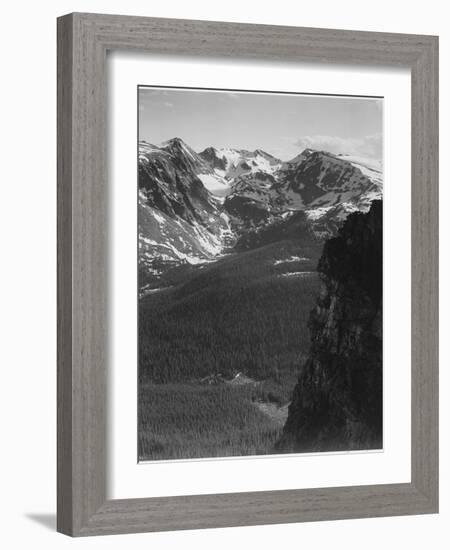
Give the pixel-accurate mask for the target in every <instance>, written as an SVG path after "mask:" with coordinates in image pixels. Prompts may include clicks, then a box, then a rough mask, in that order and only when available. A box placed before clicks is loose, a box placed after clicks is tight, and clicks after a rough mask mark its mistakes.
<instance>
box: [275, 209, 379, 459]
mask: <svg viewBox="0 0 450 550" xmlns="http://www.w3.org/2000/svg"><path fill="white" fill-rule="evenodd" d="M318 271H319V272H320V273H321V274H322V278H323V281H324V290H323V292H322V294H321V296H320V298H319V299H318V301H317V304H316V307H315V308H314V309H313V311H312V312H311V315H310V321H309V328H310V332H311V349H310V353H309V357H308V359H307V361H306V362H305V363H304V364H303V366H302V368H301V371H300V375H299V379H298V382H297V385H296V386H295V389H294V392H293V398H292V402H291V405H290V406H289V414H288V418H287V421H286V424H285V426H284V430H283V435H282V438H281V440H280V441H279V443H278V448H279V449H282V450H284V451H294V452H309V451H333V450H350V449H375V448H380V447H381V446H382V202H381V201H374V202H373V204H372V207H371V209H370V211H369V212H368V213H367V214H362V213H354V214H351V215H350V216H349V217H348V218H347V220H346V221H345V223H344V225H343V226H342V228H341V229H340V230H339V233H338V236H337V237H335V238H333V239H330V240H329V241H327V242H326V243H325V246H324V249H323V253H322V257H321V259H320V261H319V265H318Z"/></svg>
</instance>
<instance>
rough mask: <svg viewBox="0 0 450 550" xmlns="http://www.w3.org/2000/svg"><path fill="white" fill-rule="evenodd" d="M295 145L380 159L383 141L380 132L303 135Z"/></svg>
mask: <svg viewBox="0 0 450 550" xmlns="http://www.w3.org/2000/svg"><path fill="white" fill-rule="evenodd" d="M295 145H297V146H298V147H300V148H301V149H302V150H303V149H307V148H311V149H319V150H321V151H328V152H329V153H335V154H339V153H343V154H349V155H360V156H365V157H371V158H374V159H381V156H382V147H383V142H382V135H381V133H380V134H372V135H369V136H365V137H363V138H341V137H337V136H303V137H301V138H299V139H298V140H297V141H296V142H295Z"/></svg>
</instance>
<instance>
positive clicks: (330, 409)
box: [137, 85, 383, 462]
mask: <svg viewBox="0 0 450 550" xmlns="http://www.w3.org/2000/svg"><path fill="white" fill-rule="evenodd" d="M137 150H138V155H137V158H138V194H137V195H138V199H137V200H138V243H137V246H138V289H137V296H138V298H137V299H138V363H139V364H138V411H137V412H138V459H139V461H142V462H144V461H155V460H180V459H183V460H186V459H199V458H221V457H243V456H256V455H282V454H285V453H319V452H348V451H355V450H357V451H369V450H379V449H382V448H383V361H382V351H383V341H382V332H383V323H382V316H383V311H382V299H383V292H382V290H383V289H382V281H383V231H382V227H383V223H382V213H383V202H382V199H383V164H382V156H383V98H382V97H359V96H333V95H314V94H307V93H304V94H303V93H281V92H272V91H270V90H269V91H264V92H253V91H240V90H217V89H193V88H170V87H156V86H145V85H141V86H139V87H138V144H137Z"/></svg>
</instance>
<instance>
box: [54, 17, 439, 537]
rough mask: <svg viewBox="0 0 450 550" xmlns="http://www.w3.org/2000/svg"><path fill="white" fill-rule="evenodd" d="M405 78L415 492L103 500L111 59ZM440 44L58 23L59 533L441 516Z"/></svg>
mask: <svg viewBox="0 0 450 550" xmlns="http://www.w3.org/2000/svg"><path fill="white" fill-rule="evenodd" d="M117 49H133V50H137V51H139V52H149V53H170V54H180V55H181V54H185V53H187V52H188V53H189V54H190V55H196V56H205V55H214V56H226V57H233V56H240V57H246V58H255V59H256V58H259V59H271V60H291V61H296V60H297V61H298V60H300V61H314V62H325V63H361V64H369V65H390V66H406V67H409V68H410V69H411V72H412V90H411V91H412V395H411V406H412V480H411V483H402V484H392V485H373V486H357V487H338V488H327V489H302V490H287V491H268V492H253V493H233V494H224V495H218V494H211V495H196V496H180V497H165V498H145V499H130V500H107V498H106V482H107V470H106V460H107V457H106V451H105V449H106V420H107V419H106V398H107V396H106V389H105V388H106V382H107V380H106V376H107V364H108V356H107V337H108V334H107V326H108V322H107V321H108V303H107V285H106V284H105V281H107V267H106V266H107V261H106V260H107V248H108V211H107V210H108V199H107V198H108V186H107V174H106V165H107V163H106V147H105V132H106V130H105V128H106V124H105V122H106V108H105V106H106V86H107V84H106V63H105V61H106V52H107V51H108V50H117ZM437 202H438V38H437V37H434V36H418V35H405V34H387V33H371V32H354V31H344V30H328V29H310V28H296V27H279V26H268V25H247V24H236V23H217V22H209V21H187V20H177V19H154V18H143V17H124V16H117V15H97V14H82V13H74V14H70V15H66V16H63V17H61V18H59V19H58V484H57V486H58V522H57V525H58V527H57V528H58V530H59V531H60V532H62V533H66V534H69V535H72V536H82V535H100V534H111V533H131V532H139V531H162V530H176V529H198V528H207V527H228V526H237V525H259V524H268V523H288V522H301V521H317V520H331V519H343V518H362V517H371V516H394V515H404V514H426V513H433V512H437V510H438V357H437V347H438V219H437V216H438V207H437Z"/></svg>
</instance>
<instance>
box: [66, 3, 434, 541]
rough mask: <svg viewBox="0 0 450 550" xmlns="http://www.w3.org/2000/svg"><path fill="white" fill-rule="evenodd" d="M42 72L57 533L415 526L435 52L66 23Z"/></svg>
mask: <svg viewBox="0 0 450 550" xmlns="http://www.w3.org/2000/svg"><path fill="white" fill-rule="evenodd" d="M58 71H59V74H58V83H59V84H58V85H59V88H58V100H59V104H58V121H59V123H58V124H59V125H58V129H59V137H58V163H59V164H58V220H59V221H58V224H59V225H58V228H59V233H58V235H59V237H58V242H59V248H58V254H59V255H58V304H59V323H58V530H60V531H61V532H64V533H66V534H70V535H75V536H80V535H91V534H110V533H124V532H137V531H157V530H170V529H189V528H201V527H219V526H233V525H256V524H264V523H283V522H293V521H310V520H320V519H339V518H357V517H369V516H380V515H400V514H415V513H432V512H436V511H437V503H438V492H437V480H438V468H437V456H438V455H437V422H438V419H437V351H436V350H437V341H436V338H437V336H436V335H437V220H436V213H437V209H436V208H437V39H436V38H435V37H429V36H414V35H395V34H383V33H360V32H350V31H334V30H321V29H302V28H294V27H270V26H260V25H241V24H228V23H211V22H201V21H181V20H163V19H151V18H138V17H137V18H136V17H122V16H107V15H93V14H71V15H68V16H64V17H63V18H60V19H59V21H58ZM324 472H327V474H324Z"/></svg>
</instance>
